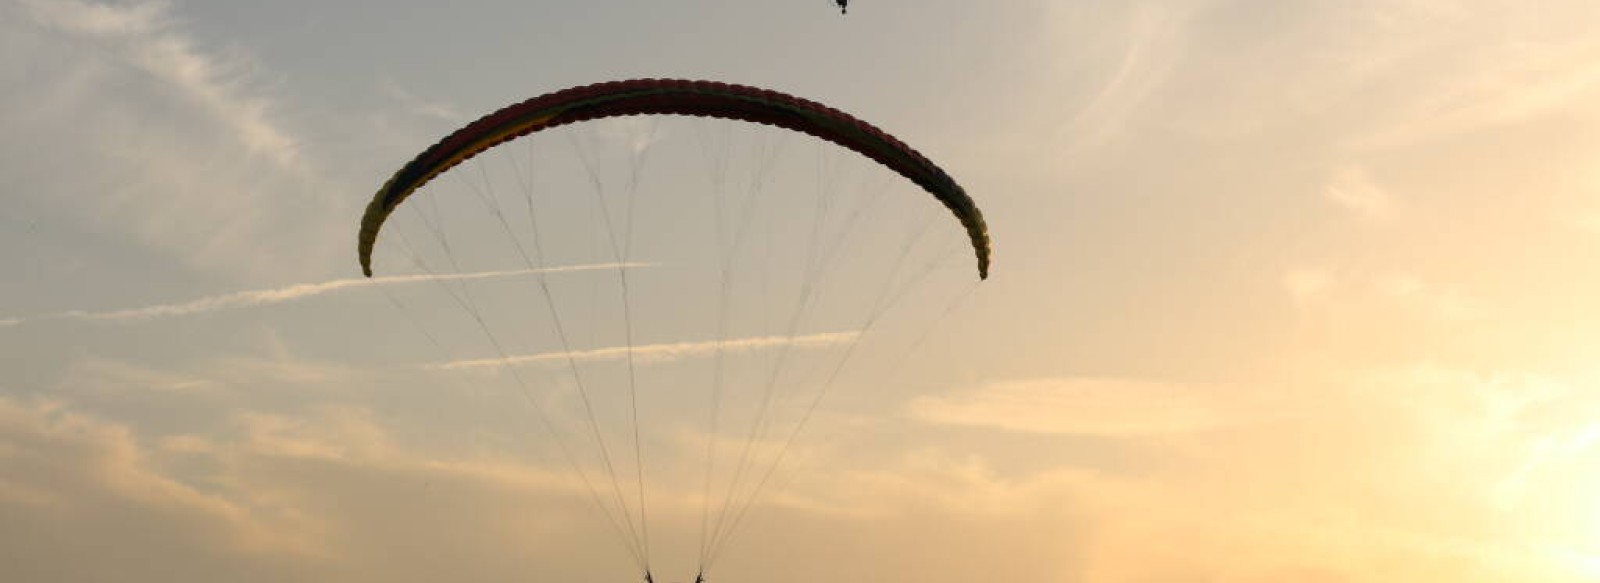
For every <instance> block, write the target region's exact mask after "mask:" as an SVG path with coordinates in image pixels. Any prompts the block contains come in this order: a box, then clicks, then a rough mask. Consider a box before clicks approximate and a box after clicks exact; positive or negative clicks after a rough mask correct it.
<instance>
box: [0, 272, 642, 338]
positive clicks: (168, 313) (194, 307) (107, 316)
mask: <svg viewBox="0 0 1600 583" xmlns="http://www.w3.org/2000/svg"><path fill="white" fill-rule="evenodd" d="M651 265H652V264H649V263H597V264H589V265H568V266H562V267H550V268H545V269H517V270H506V271H480V272H474V273H455V274H437V275H435V274H428V275H395V276H383V277H370V278H349V279H335V280H332V281H324V282H319V283H303V284H297V285H291V286H287V287H281V288H273V289H259V290H248V291H240V292H233V293H229V294H223V295H217V296H211V297H205V298H200V299H196V300H190V301H187V302H182V303H177V304H161V305H155V306H145V307H142V308H128V309H124V310H111V311H105V312H89V311H84V310H70V311H66V312H59V313H55V314H45V315H42V316H34V317H31V318H12V319H11V320H9V321H0V327H3V326H7V325H16V324H19V323H22V322H24V321H38V320H80V321H87V322H144V321H149V320H155V319H160V318H171V317H180V316H192V315H196V314H205V313H210V312H217V311H222V310H233V309H241V308H254V307H259V306H267V305H273V304H281V303H285V302H293V301H299V300H303V299H307V298H311V297H316V296H320V295H324V294H328V293H332V292H337V291H343V290H350V289H360V288H365V287H375V286H383V285H398V284H411V283H426V282H444V281H470V280H477V279H496V278H505V277H520V276H526V275H535V274H551V273H571V272H581V271H603V270H616V269H619V268H629V269H632V268H640V267H649V266H651Z"/></svg>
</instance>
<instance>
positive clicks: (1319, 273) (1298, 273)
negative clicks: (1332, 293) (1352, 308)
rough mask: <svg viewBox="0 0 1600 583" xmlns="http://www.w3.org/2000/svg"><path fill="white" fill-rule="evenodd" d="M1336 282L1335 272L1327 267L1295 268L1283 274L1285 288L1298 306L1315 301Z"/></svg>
mask: <svg viewBox="0 0 1600 583" xmlns="http://www.w3.org/2000/svg"><path fill="white" fill-rule="evenodd" d="M1334 284H1335V278H1334V276H1333V274H1332V273H1329V272H1328V270H1326V269H1318V268H1302V269H1295V270H1291V271H1290V272H1289V273H1286V274H1284V276H1283V288H1284V290H1285V291H1288V292H1289V297H1290V298H1291V299H1293V300H1294V303H1295V305H1297V306H1304V305H1306V304H1308V303H1311V302H1313V301H1315V300H1316V299H1317V298H1319V297H1321V296H1323V295H1324V294H1326V293H1327V292H1328V291H1329V288H1331V287H1333V285H1334Z"/></svg>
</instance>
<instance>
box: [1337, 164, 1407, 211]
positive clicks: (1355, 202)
mask: <svg viewBox="0 0 1600 583" xmlns="http://www.w3.org/2000/svg"><path fill="white" fill-rule="evenodd" d="M1323 194H1324V195H1326V196H1327V197H1328V200H1330V201H1333V203H1334V204H1337V205H1339V206H1340V207H1343V208H1344V209H1346V210H1349V211H1350V212H1353V213H1355V214H1356V215H1358V216H1360V217H1361V218H1364V219H1368V220H1383V219H1387V218H1390V217H1391V216H1393V215H1394V210H1395V201H1394V197H1393V196H1390V194H1389V192H1388V191H1386V190H1384V189H1383V188H1381V187H1379V186H1378V185H1377V184H1376V183H1374V182H1373V181H1372V177H1371V176H1370V175H1369V174H1368V172H1367V170H1366V169H1365V168H1361V167H1351V168H1345V169H1343V170H1340V171H1339V172H1338V173H1337V174H1336V175H1335V176H1334V177H1333V179H1332V180H1330V181H1328V184H1327V186H1325V187H1323Z"/></svg>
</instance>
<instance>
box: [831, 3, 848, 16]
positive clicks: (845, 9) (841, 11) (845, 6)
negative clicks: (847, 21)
mask: <svg viewBox="0 0 1600 583" xmlns="http://www.w3.org/2000/svg"><path fill="white" fill-rule="evenodd" d="M833 1H834V3H835V4H838V5H839V14H849V13H850V0H833Z"/></svg>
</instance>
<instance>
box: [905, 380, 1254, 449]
mask: <svg viewBox="0 0 1600 583" xmlns="http://www.w3.org/2000/svg"><path fill="white" fill-rule="evenodd" d="M1225 405H1226V403H1224V402H1223V401H1222V400H1221V399H1219V398H1218V396H1217V395H1216V394H1215V392H1213V391H1211V390H1208V389H1207V388H1206V387H1193V386H1184V385H1174V384H1165V383H1156V382H1147V381H1137V380H1126V379H1096V378H1084V379H1071V378H1068V379H1035V380H1022V381H1008V382H1000V383H994V384H990V385H985V386H981V387H978V388H975V389H971V390H968V391H964V392H960V393H956V394H951V395H940V396H926V397H919V398H917V399H916V400H913V401H912V402H911V404H910V407H909V413H910V415H911V417H912V418H915V419H918V420H921V421H925V422H929V423H937V424H941V425H963V426H972V427H988V428H992V429H1000V430H1005V431H1014V432H1020V433H1045V434H1061V435H1071V434H1078V435H1101V436H1123V437H1127V436H1140V435H1158V434H1170V433H1184V432H1190V431H1198V430H1203V429H1211V428H1215V427H1219V426H1222V425H1224V424H1227V423H1229V422H1232V421H1236V419H1235V417H1237V412H1236V411H1230V410H1228V408H1227V407H1225Z"/></svg>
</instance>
